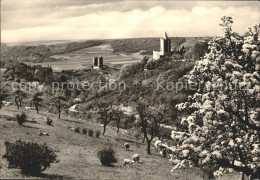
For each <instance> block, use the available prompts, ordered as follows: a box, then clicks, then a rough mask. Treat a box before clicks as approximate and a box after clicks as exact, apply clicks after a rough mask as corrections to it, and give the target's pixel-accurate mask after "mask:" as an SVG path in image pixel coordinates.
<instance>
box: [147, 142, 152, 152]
mask: <svg viewBox="0 0 260 180" xmlns="http://www.w3.org/2000/svg"><path fill="white" fill-rule="evenodd" d="M146 152H147V154H151V141H150V140H147V150H146Z"/></svg>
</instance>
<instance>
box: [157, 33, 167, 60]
mask: <svg viewBox="0 0 260 180" xmlns="http://www.w3.org/2000/svg"><path fill="white" fill-rule="evenodd" d="M170 54H171V39H170V38H169V37H168V35H167V33H166V32H165V33H164V37H161V38H160V51H153V59H154V60H158V59H160V58H162V57H164V56H168V55H170Z"/></svg>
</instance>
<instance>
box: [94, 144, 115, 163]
mask: <svg viewBox="0 0 260 180" xmlns="http://www.w3.org/2000/svg"><path fill="white" fill-rule="evenodd" d="M97 156H98V158H99V160H100V162H101V164H102V165H104V166H110V165H111V164H112V163H116V162H117V158H116V153H115V151H114V150H113V149H112V148H111V147H109V148H104V149H102V150H100V151H98V152H97Z"/></svg>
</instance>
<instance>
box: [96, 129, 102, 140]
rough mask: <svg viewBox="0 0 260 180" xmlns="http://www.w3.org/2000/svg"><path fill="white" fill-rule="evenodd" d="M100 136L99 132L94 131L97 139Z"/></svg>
mask: <svg viewBox="0 0 260 180" xmlns="http://www.w3.org/2000/svg"><path fill="white" fill-rule="evenodd" d="M100 134H101V131H100V130H97V131H96V138H99V136H100Z"/></svg>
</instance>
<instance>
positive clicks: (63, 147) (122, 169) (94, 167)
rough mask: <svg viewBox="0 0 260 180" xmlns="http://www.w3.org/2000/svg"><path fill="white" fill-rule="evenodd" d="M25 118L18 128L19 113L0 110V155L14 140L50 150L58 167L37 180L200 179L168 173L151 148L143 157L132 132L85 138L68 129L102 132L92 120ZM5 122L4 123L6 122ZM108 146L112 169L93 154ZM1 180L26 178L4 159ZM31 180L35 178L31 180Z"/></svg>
mask: <svg viewBox="0 0 260 180" xmlns="http://www.w3.org/2000/svg"><path fill="white" fill-rule="evenodd" d="M22 111H25V112H26V113H27V115H28V120H29V121H28V122H26V123H24V125H23V126H19V125H18V123H17V122H16V121H15V118H14V117H15V114H17V113H18V112H19V111H18V110H17V109H16V107H4V108H3V109H2V110H0V137H1V139H0V152H1V156H2V155H3V154H4V153H5V145H4V142H5V141H10V142H14V141H16V140H18V139H22V140H24V141H34V142H38V143H46V144H47V145H48V146H49V147H51V148H52V149H54V150H55V151H56V153H57V155H58V160H59V162H58V163H54V164H52V165H51V167H50V168H48V169H47V170H46V171H44V173H43V174H42V176H41V177H37V178H65V179H66V178H77V179H82V178H84V179H155V180H158V179H162V180H169V179H180V180H183V179H187V180H189V179H190V180H196V179H202V177H201V175H200V174H201V172H200V171H199V170H198V169H196V168H195V169H186V170H175V171H174V172H170V169H171V168H172V165H171V164H170V162H169V161H168V159H166V158H163V157H161V156H159V155H158V150H157V149H155V148H154V147H152V155H147V154H146V153H145V148H146V146H145V144H143V143H142V140H137V139H135V138H134V137H133V136H132V133H133V130H128V131H127V132H126V131H125V130H122V129H121V130H120V133H119V134H116V130H115V128H114V127H111V126H109V127H108V128H107V132H106V136H105V137H104V136H102V135H101V137H100V138H96V137H89V136H88V135H84V134H82V133H80V134H79V133H76V132H74V131H73V130H71V129H68V127H73V128H74V127H80V129H81V130H82V128H83V127H86V128H87V129H93V130H94V131H95V130H98V129H99V130H102V126H100V124H99V123H95V121H94V119H90V120H80V119H76V118H68V117H67V116H66V118H65V117H64V116H63V117H62V118H61V119H60V120H58V119H57V115H54V114H50V113H47V112H40V114H39V115H37V114H36V113H35V111H33V110H24V109H22ZM47 116H49V117H51V118H52V119H53V121H54V126H48V125H46V123H45V119H46V117H47ZM7 119H8V120H7ZM41 132H47V133H48V134H49V135H50V136H39V134H40V133H41ZM125 142H128V143H129V144H130V151H125V150H124V148H123V147H124V143H125ZM107 146H112V147H113V149H114V150H115V151H116V153H117V157H118V162H117V163H116V164H115V165H114V166H113V167H104V166H102V165H101V163H100V161H99V160H98V158H97V156H96V153H97V151H98V150H99V149H101V148H103V147H107ZM135 153H138V154H140V156H141V162H142V163H137V164H131V165H130V166H128V165H127V166H124V165H123V159H125V158H131V156H132V155H133V154H135ZM0 174H1V178H4V179H5V178H28V177H26V176H24V175H22V174H21V173H20V170H19V169H9V168H8V165H7V161H6V159H1V162H0ZM238 177H239V176H238V175H232V176H231V175H228V176H225V177H222V178H221V179H229V180H232V179H237V178H238ZM31 178H35V177H31Z"/></svg>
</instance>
